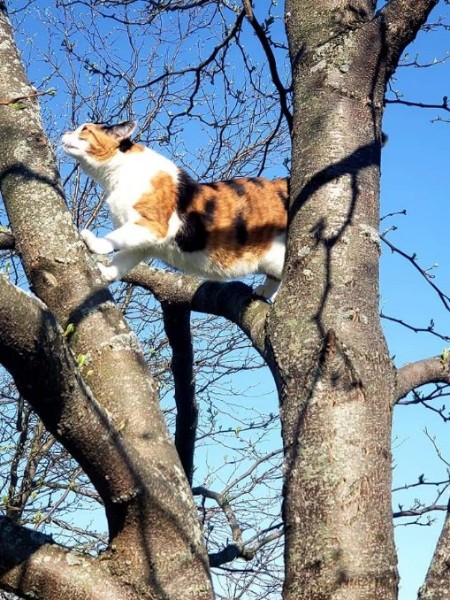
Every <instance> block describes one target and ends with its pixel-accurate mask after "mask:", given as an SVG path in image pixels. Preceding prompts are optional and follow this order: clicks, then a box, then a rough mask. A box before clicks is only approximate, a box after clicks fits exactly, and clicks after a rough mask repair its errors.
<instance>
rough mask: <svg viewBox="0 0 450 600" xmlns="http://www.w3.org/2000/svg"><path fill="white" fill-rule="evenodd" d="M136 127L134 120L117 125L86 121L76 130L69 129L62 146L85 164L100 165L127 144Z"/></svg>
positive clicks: (63, 137) (70, 154) (90, 165)
mask: <svg viewBox="0 0 450 600" xmlns="http://www.w3.org/2000/svg"><path fill="white" fill-rule="evenodd" d="M135 128H136V123H135V122H134V121H125V122H124V123H119V124H117V125H99V124H97V123H84V124H83V125H80V127H78V128H77V129H75V131H68V132H67V133H65V134H64V135H63V136H62V147H63V150H64V152H66V153H67V154H69V156H73V157H74V158H76V159H77V160H78V161H80V162H81V163H82V165H83V166H86V167H100V166H101V165H104V164H105V163H107V162H109V161H110V160H111V159H112V158H114V156H116V155H117V153H118V152H120V151H121V149H123V148H124V147H125V146H127V142H129V139H130V136H131V134H132V133H133V131H134V130H135ZM128 145H131V142H129V144H128Z"/></svg>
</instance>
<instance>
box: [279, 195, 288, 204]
mask: <svg viewBox="0 0 450 600" xmlns="http://www.w3.org/2000/svg"><path fill="white" fill-rule="evenodd" d="M278 197H279V198H280V200H281V202H282V203H283V206H284V207H285V208H288V195H287V194H285V193H284V192H278Z"/></svg>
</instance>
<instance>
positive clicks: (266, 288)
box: [254, 275, 280, 300]
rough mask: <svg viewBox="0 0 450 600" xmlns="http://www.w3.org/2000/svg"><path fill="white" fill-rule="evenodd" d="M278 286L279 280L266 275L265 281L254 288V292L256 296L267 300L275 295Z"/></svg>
mask: <svg viewBox="0 0 450 600" xmlns="http://www.w3.org/2000/svg"><path fill="white" fill-rule="evenodd" d="M279 287H280V280H279V279H276V278H275V277H272V276H271V275H267V277H266V280H265V282H264V283H263V284H261V285H259V286H258V287H257V288H255V292H254V293H255V295H256V296H262V298H264V299H265V300H269V299H271V298H272V299H273V298H274V297H275V294H276V293H277V291H278V288H279Z"/></svg>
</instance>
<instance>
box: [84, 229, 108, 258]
mask: <svg viewBox="0 0 450 600" xmlns="http://www.w3.org/2000/svg"><path fill="white" fill-rule="evenodd" d="M80 235H81V237H82V238H83V240H84V242H85V244H86V246H87V247H88V248H89V250H90V251H91V252H93V253H94V254H109V253H110V252H112V251H113V250H114V245H113V243H112V242H111V241H110V240H107V239H106V238H99V237H97V236H96V235H95V233H92V231H89V229H82V230H81V231H80Z"/></svg>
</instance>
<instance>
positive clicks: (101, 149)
mask: <svg viewBox="0 0 450 600" xmlns="http://www.w3.org/2000/svg"><path fill="white" fill-rule="evenodd" d="M80 139H82V140H87V141H88V142H89V150H88V151H87V152H88V154H90V155H91V156H94V157H95V158H96V159H97V160H98V161H101V162H106V161H107V160H110V159H111V158H112V157H113V156H114V154H115V153H116V152H117V150H118V148H119V145H120V142H119V140H117V139H116V138H115V137H113V136H111V135H108V134H107V133H106V132H105V131H104V129H103V127H102V126H101V125H95V124H89V125H85V127H84V129H83V130H82V131H81V133H80Z"/></svg>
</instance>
